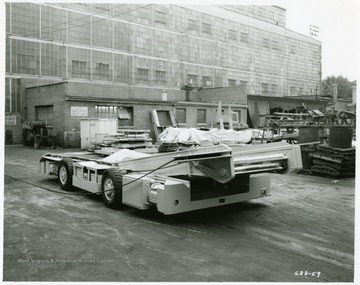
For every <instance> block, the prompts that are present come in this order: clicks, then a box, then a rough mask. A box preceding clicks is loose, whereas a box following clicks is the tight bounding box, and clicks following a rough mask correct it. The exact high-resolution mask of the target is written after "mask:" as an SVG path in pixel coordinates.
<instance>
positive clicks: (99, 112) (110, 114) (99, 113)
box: [95, 106, 118, 119]
mask: <svg viewBox="0 0 360 285" xmlns="http://www.w3.org/2000/svg"><path fill="white" fill-rule="evenodd" d="M117 108H118V107H117V106H95V114H96V117H97V118H107V119H117V118H118V114H117Z"/></svg>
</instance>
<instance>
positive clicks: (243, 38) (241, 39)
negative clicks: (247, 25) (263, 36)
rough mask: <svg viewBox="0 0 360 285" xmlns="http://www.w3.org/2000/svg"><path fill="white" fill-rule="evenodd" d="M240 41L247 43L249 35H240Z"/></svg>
mask: <svg viewBox="0 0 360 285" xmlns="http://www.w3.org/2000/svg"><path fill="white" fill-rule="evenodd" d="M240 41H241V42H242V43H247V42H249V35H248V34H247V33H240Z"/></svg>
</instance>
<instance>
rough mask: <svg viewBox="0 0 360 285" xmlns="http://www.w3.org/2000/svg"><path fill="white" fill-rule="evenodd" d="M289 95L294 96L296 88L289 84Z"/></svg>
mask: <svg viewBox="0 0 360 285" xmlns="http://www.w3.org/2000/svg"><path fill="white" fill-rule="evenodd" d="M290 96H296V90H295V87H294V86H290Z"/></svg>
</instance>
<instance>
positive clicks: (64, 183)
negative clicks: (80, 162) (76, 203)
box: [58, 157, 74, 191]
mask: <svg viewBox="0 0 360 285" xmlns="http://www.w3.org/2000/svg"><path fill="white" fill-rule="evenodd" d="M73 173H74V165H73V161H72V159H71V158H69V157H64V158H63V159H61V161H60V163H59V169H58V181H59V183H60V187H61V189H63V190H67V191H70V190H72V189H73V187H72V186H73V185H72V177H73Z"/></svg>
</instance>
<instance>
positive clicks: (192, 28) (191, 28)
mask: <svg viewBox="0 0 360 285" xmlns="http://www.w3.org/2000/svg"><path fill="white" fill-rule="evenodd" d="M187 29H188V30H189V31H198V25H197V22H196V21H194V20H190V19H188V26H187Z"/></svg>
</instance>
